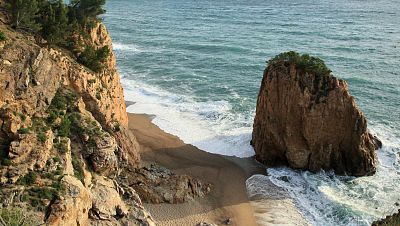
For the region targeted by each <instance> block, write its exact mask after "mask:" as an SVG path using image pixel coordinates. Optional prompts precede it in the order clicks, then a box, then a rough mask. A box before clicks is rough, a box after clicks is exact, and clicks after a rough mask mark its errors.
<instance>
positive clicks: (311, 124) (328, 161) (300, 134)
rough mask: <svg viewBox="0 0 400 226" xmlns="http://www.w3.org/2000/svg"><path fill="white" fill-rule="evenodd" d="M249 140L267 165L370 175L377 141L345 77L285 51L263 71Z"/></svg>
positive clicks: (315, 59) (307, 58) (374, 160)
mask: <svg viewBox="0 0 400 226" xmlns="http://www.w3.org/2000/svg"><path fill="white" fill-rule="evenodd" d="M251 143H252V146H253V147H254V149H255V151H256V158H257V160H259V161H261V162H262V163H264V164H266V165H267V166H277V165H288V166H290V167H292V168H296V169H305V170H311V171H318V170H321V169H323V170H329V169H333V170H335V172H336V173H339V174H349V175H355V176H363V175H371V174H374V173H375V171H376V161H377V157H376V153H375V150H376V149H377V148H378V147H379V146H380V145H381V143H380V141H379V140H378V139H377V138H376V137H374V136H373V135H371V134H370V133H369V132H368V130H367V120H366V118H365V117H364V115H363V113H362V112H361V111H360V109H359V108H358V107H357V105H356V103H355V101H354V98H353V97H352V96H351V95H350V93H349V91H348V87H347V83H346V82H345V81H343V80H341V79H338V78H336V77H334V76H332V75H331V74H330V71H329V69H327V68H326V66H325V64H324V63H323V61H321V60H319V59H317V58H314V57H310V56H308V55H302V56H300V55H299V54H297V53H294V52H289V53H285V54H281V55H278V56H277V57H276V58H274V59H273V60H271V61H269V65H268V67H267V68H266V69H265V71H264V76H263V80H262V83H261V88H260V92H259V95H258V100H257V110H256V116H255V119H254V125H253V135H252V142H251Z"/></svg>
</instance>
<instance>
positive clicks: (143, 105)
mask: <svg viewBox="0 0 400 226" xmlns="http://www.w3.org/2000/svg"><path fill="white" fill-rule="evenodd" d="M106 9H107V13H106V14H105V16H104V22H105V23H106V25H107V27H108V29H109V31H110V33H111V36H112V38H113V42H114V45H113V46H114V52H115V53H116V55H117V63H118V69H119V71H120V73H121V75H122V83H123V86H124V88H125V98H126V99H127V100H131V101H134V102H136V103H135V104H134V105H132V106H130V107H129V108H128V111H130V112H135V113H147V114H152V115H154V116H155V118H154V120H153V122H154V123H156V124H157V125H158V126H160V127H161V128H162V129H164V130H166V131H167V132H170V133H172V134H175V135H178V136H179V137H181V138H182V139H183V140H184V141H185V142H187V143H191V144H193V145H195V146H197V147H199V148H201V149H203V150H206V151H209V152H213V153H220V154H224V155H235V156H240V157H247V156H252V155H253V154H254V151H253V149H252V148H251V146H250V145H249V142H250V139H251V130H252V123H253V118H254V114H255V107H256V98H257V94H258V90H259V87H260V82H261V79H262V73H263V70H264V68H265V65H266V64H265V61H266V60H268V59H269V58H271V57H273V56H275V55H276V54H279V53H281V52H284V51H288V50H296V51H299V52H305V53H310V54H312V55H315V56H318V57H320V58H322V59H323V60H325V62H326V64H327V65H328V66H329V67H330V68H331V69H332V71H333V74H334V75H336V76H337V77H340V78H342V79H345V80H346V81H347V82H348V84H349V87H350V91H351V93H352V95H353V96H354V97H355V98H356V101H357V104H358V105H359V106H360V108H361V109H362V111H363V112H364V113H365V115H366V116H367V118H368V120H369V129H370V130H371V132H372V133H374V134H376V135H377V136H378V137H380V138H381V139H382V141H383V144H384V146H383V148H382V149H380V150H378V156H379V167H378V171H377V173H376V175H374V176H371V177H362V178H352V177H344V176H335V175H334V174H333V173H332V172H320V173H317V174H313V173H310V172H306V171H295V170H291V169H288V168H271V169H268V173H269V175H270V176H268V177H263V178H262V179H260V177H258V178H259V179H258V180H254V178H253V179H252V181H251V182H252V188H254V186H259V188H260V189H261V190H262V186H263V183H264V182H263V181H265V180H268V181H270V182H272V183H273V184H274V185H276V186H278V187H280V188H282V189H283V190H285V191H287V193H288V194H289V195H290V197H292V198H293V200H294V202H295V204H296V206H297V207H298V208H299V210H300V211H301V213H302V214H303V215H304V216H305V217H306V218H307V220H308V221H309V222H310V223H311V224H313V225H369V224H370V223H371V222H372V221H373V220H376V219H379V218H381V217H383V216H384V215H386V214H390V213H392V212H394V211H395V210H396V206H395V205H394V204H395V202H400V186H399V185H400V78H399V75H400V2H399V1H398V0H381V1H372V0H335V1H334V0H318V1H317V0H281V1H271V0H152V1H145V0H135V1H132V0H109V1H108V3H107V5H106ZM253 190H254V189H253ZM256 190H257V189H256Z"/></svg>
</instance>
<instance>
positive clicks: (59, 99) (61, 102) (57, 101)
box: [49, 91, 67, 110]
mask: <svg viewBox="0 0 400 226" xmlns="http://www.w3.org/2000/svg"><path fill="white" fill-rule="evenodd" d="M49 108H51V109H57V110H66V109H67V100H66V99H65V97H64V96H63V95H62V94H61V92H60V91H57V93H56V95H55V96H54V97H53V100H51V104H50V107H49Z"/></svg>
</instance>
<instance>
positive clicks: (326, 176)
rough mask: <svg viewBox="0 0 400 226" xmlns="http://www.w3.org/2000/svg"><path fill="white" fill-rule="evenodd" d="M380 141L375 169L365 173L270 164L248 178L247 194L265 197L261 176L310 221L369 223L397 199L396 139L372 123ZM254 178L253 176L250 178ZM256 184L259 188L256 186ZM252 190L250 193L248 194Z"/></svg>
mask: <svg viewBox="0 0 400 226" xmlns="http://www.w3.org/2000/svg"><path fill="white" fill-rule="evenodd" d="M372 131H373V132H374V133H376V134H379V135H380V136H379V137H381V138H382V141H383V143H384V145H383V147H382V149H380V150H378V157H379V165H378V169H377V173H376V174H375V175H374V176H369V177H360V178H354V177H346V176H337V175H335V174H334V173H333V172H319V173H316V174H314V173H310V172H307V171H296V170H291V169H289V168H284V167H283V168H270V169H268V174H269V175H270V176H264V177H265V178H260V177H259V178H258V180H259V181H258V182H259V183H257V182H254V181H253V182H252V188H251V189H249V190H248V191H249V193H250V195H260V191H263V192H264V193H261V195H264V196H265V197H268V196H269V195H270V194H269V190H265V189H264V187H265V180H268V181H271V182H272V183H273V184H274V185H275V186H277V187H279V188H281V189H283V190H284V191H286V192H287V193H288V194H289V196H290V197H291V198H292V199H293V200H294V202H295V203H296V206H297V207H298V208H299V210H300V211H301V212H302V213H303V215H304V216H305V217H306V218H307V219H308V221H309V222H311V223H312V225H321V226H326V225H335V226H336V225H370V224H371V222H372V221H374V220H377V219H380V218H382V217H383V216H385V215H388V214H391V213H393V212H395V211H396V208H398V207H396V206H395V205H394V204H395V202H400V196H399V195H398V194H399V193H400V188H399V186H398V184H400V163H399V153H400V143H399V140H398V139H397V138H396V137H395V136H392V135H391V133H390V130H388V129H387V128H385V127H382V126H373V127H372ZM253 180H254V179H253ZM257 186H260V188H257ZM252 193H254V194H252Z"/></svg>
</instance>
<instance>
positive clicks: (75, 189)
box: [46, 176, 92, 226]
mask: <svg viewBox="0 0 400 226" xmlns="http://www.w3.org/2000/svg"><path fill="white" fill-rule="evenodd" d="M62 182H63V184H64V185H65V187H66V192H65V194H64V196H63V197H60V199H57V200H55V202H54V203H51V205H50V206H49V210H48V216H47V220H46V222H47V224H48V225H53V226H56V225H60V226H61V225H89V217H88V216H89V215H88V211H89V210H90V209H91V207H92V202H91V194H90V191H89V190H88V189H87V188H85V187H84V186H83V184H82V183H81V181H79V180H78V179H76V178H75V177H72V176H65V177H64V178H63V179H62Z"/></svg>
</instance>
